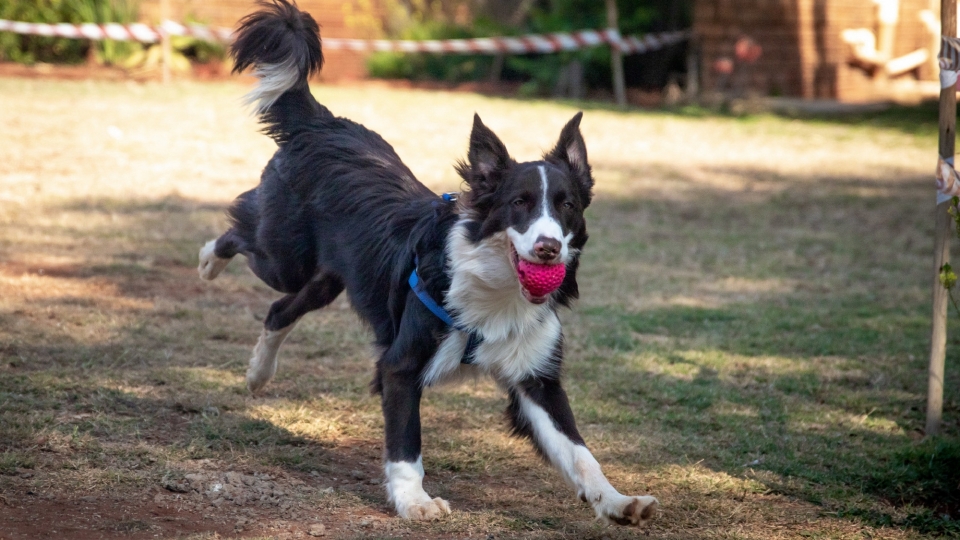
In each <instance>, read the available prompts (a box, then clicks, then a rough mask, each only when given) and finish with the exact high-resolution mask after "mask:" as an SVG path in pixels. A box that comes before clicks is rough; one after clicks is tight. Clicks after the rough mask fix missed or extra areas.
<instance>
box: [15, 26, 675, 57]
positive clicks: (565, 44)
mask: <svg viewBox="0 0 960 540" xmlns="http://www.w3.org/2000/svg"><path fill="white" fill-rule="evenodd" d="M2 31H6V32H14V33H17V34H33V35H39V36H56V37H65V38H77V39H94V40H99V39H114V40H119V41H140V42H143V43H156V42H157V41H160V37H161V35H162V34H167V35H171V36H192V37H195V38H198V39H202V40H205V41H215V42H224V43H229V42H230V41H231V40H232V36H233V31H231V30H229V29H227V28H215V27H211V26H202V25H183V24H180V23H176V22H173V21H164V22H163V23H161V24H160V26H158V27H152V26H148V25H145V24H139V23H138V24H117V23H106V24H92V23H88V24H78V25H74V24H65V23H62V24H44V23H27V22H19V21H8V20H4V19H0V32H2ZM688 37H690V33H689V32H688V31H677V32H663V33H659V34H647V35H645V36H643V37H636V36H628V37H623V36H621V35H620V32H619V31H617V30H615V29H612V28H610V29H606V30H582V31H579V32H565V33H553V34H533V35H527V36H519V37H489V38H473V39H445V40H424V41H409V40H398V41H392V40H385V39H345V38H330V37H328V38H324V39H323V46H324V48H325V49H331V50H333V49H340V50H349V51H395V52H430V53H479V54H496V53H514V54H525V53H552V52H558V51H576V50H580V49H585V48H588V47H595V46H598V45H604V44H609V45H610V46H612V47H614V48H616V49H618V50H619V51H621V52H623V53H625V54H642V53H645V52H650V51H655V50H658V49H662V48H664V47H667V46H669V45H673V44H675V43H679V42H681V41H683V40H685V39H687V38H688Z"/></svg>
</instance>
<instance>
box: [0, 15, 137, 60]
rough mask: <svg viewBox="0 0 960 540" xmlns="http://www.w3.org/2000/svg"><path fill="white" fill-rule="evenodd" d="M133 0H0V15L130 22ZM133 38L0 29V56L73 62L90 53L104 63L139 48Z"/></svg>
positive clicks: (56, 20) (47, 20) (39, 20)
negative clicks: (63, 35) (75, 36)
mask: <svg viewBox="0 0 960 540" xmlns="http://www.w3.org/2000/svg"><path fill="white" fill-rule="evenodd" d="M137 8H138V7H137V4H136V1H135V0H0V19H8V20H14V21H24V22H33V23H49V24H55V23H71V24H80V23H100V24H102V23H107V22H117V23H130V22H134V21H135V20H136V18H137ZM141 48H142V47H141V45H140V44H139V43H135V42H124V41H113V40H104V41H97V42H90V41H88V40H83V39H68V38H57V37H47V36H30V35H20V34H14V33H11V32H0V60H8V61H13V62H20V63H24V64H32V63H35V62H49V63H66V64H76V63H80V62H83V61H84V60H85V59H87V58H88V56H90V55H91V54H92V55H93V56H94V57H95V58H96V59H97V60H98V61H100V62H103V63H106V64H116V63H120V62H121V61H122V60H123V59H124V58H126V57H128V56H129V55H130V54H132V53H133V52H135V51H137V50H139V49H141Z"/></svg>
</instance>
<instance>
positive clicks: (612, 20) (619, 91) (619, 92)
mask: <svg viewBox="0 0 960 540" xmlns="http://www.w3.org/2000/svg"><path fill="white" fill-rule="evenodd" d="M617 19H618V16H617V0H607V28H612V29H614V30H617V29H619V28H620V25H619V24H618V22H617ZM610 68H611V70H612V71H613V97H614V99H615V100H616V101H617V105H619V106H621V107H626V106H627V87H626V84H624V82H623V53H621V52H620V49H619V48H617V47H614V46H613V45H611V46H610Z"/></svg>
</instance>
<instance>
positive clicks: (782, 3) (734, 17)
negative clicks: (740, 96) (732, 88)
mask: <svg viewBox="0 0 960 540" xmlns="http://www.w3.org/2000/svg"><path fill="white" fill-rule="evenodd" d="M939 20H940V14H939V1H938V0H694V17H693V21H694V22H693V30H694V33H695V34H696V35H697V36H698V37H699V39H700V47H701V51H702V58H703V62H702V65H703V69H702V77H703V87H704V88H705V89H707V90H711V89H717V88H718V86H719V85H722V84H724V76H723V75H722V73H721V72H722V69H721V70H718V69H717V68H716V66H717V61H718V60H720V61H721V62H722V61H723V59H735V54H734V44H735V42H736V41H737V39H738V38H739V37H741V36H749V37H750V38H752V39H753V40H754V41H755V42H756V43H757V44H759V45H760V46H761V47H762V48H763V54H762V55H761V57H760V58H759V59H758V60H757V61H756V63H755V64H753V65H752V66H747V65H744V64H742V63H740V65H738V66H737V68H736V69H737V71H735V72H734V74H732V75H731V76H729V77H732V78H737V77H739V81H738V84H740V85H742V86H745V87H746V89H747V90H749V91H752V92H756V93H759V94H762V95H784V96H795V97H803V98H808V99H813V98H817V99H837V100H840V101H866V100H871V99H878V98H884V97H887V96H889V95H890V94H891V92H892V90H893V89H895V88H900V89H902V88H904V87H917V88H919V87H920V86H921V85H920V84H918V83H917V82H916V81H934V80H935V79H936V77H937V69H936V54H937V51H938V49H939V41H938V39H939V33H940V30H939ZM735 62H736V61H735ZM721 65H722V64H721ZM727 84H730V83H729V81H728V82H727ZM927 86H929V85H927Z"/></svg>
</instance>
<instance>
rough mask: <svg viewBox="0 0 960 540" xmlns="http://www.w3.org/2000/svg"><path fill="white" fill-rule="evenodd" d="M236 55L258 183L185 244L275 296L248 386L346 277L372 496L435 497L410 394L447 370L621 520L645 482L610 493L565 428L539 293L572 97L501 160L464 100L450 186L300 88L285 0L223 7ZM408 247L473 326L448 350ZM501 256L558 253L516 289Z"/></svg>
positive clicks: (306, 57) (583, 175)
mask: <svg viewBox="0 0 960 540" xmlns="http://www.w3.org/2000/svg"><path fill="white" fill-rule="evenodd" d="M232 52H233V55H234V56H235V58H236V70H238V71H239V70H243V69H245V68H247V67H251V66H252V67H254V68H255V70H256V74H257V75H258V76H259V77H260V84H259V86H258V87H257V88H256V89H255V90H253V92H252V93H251V94H250V95H249V101H250V102H251V103H253V104H255V106H256V110H257V112H258V113H259V115H260V119H261V121H262V122H263V124H264V126H265V132H266V133H267V134H269V135H270V136H271V137H273V138H274V139H275V140H276V141H277V143H278V145H279V149H278V150H277V152H276V154H275V155H274V156H273V158H272V159H271V160H270V162H269V163H268V164H267V166H266V168H265V169H264V171H263V176H262V178H261V182H260V185H259V186H258V187H257V188H255V189H253V190H250V191H248V192H246V193H243V194H242V195H240V196H239V197H238V198H237V200H236V201H235V203H234V204H233V206H232V207H231V209H230V211H229V215H230V218H231V220H232V227H231V228H230V229H229V230H228V231H227V232H226V233H225V234H224V235H223V236H221V237H220V238H218V239H217V240H215V241H211V242H209V243H208V244H207V245H205V246H204V247H203V249H201V251H200V266H199V271H200V276H201V277H202V278H203V279H207V280H210V279H214V278H215V277H216V276H217V274H218V273H220V272H221V271H222V270H223V269H224V267H226V265H227V263H228V262H229V261H230V259H231V258H233V257H234V256H235V255H237V254H243V255H245V256H246V257H247V261H248V263H249V265H250V268H251V269H252V270H253V272H254V273H255V274H256V275H257V276H258V277H259V278H260V279H262V280H263V281H264V282H266V283H267V284H268V285H269V286H270V287H272V288H274V289H276V290H277V291H279V292H282V293H285V294H286V296H284V297H283V298H281V299H280V300H278V301H276V302H274V304H273V305H272V306H271V307H270V311H269V314H268V315H267V317H266V320H265V321H264V328H263V333H262V334H261V336H260V340H259V342H258V343H257V346H256V348H255V349H254V353H253V358H251V359H250V367H249V370H248V371H247V385H248V387H249V388H250V390H251V391H252V392H257V391H259V390H261V389H262V388H263V386H264V385H265V384H266V383H267V382H268V381H269V380H270V379H271V377H273V375H274V373H275V372H276V369H277V352H278V350H279V348H280V345H281V344H282V342H283V340H284V338H285V337H286V336H287V334H289V333H290V331H291V330H292V329H293V327H294V325H295V324H296V323H297V321H298V320H299V319H300V317H302V316H303V315H304V314H306V313H307V312H309V311H312V310H315V309H320V308H322V307H324V306H326V305H327V304H329V303H330V302H332V301H333V300H334V299H335V298H336V297H337V296H338V295H339V294H340V293H341V292H343V291H344V290H346V292H347V295H348V296H349V298H350V302H351V304H352V305H353V306H354V308H355V309H356V310H357V312H358V313H359V314H360V317H361V318H362V319H363V320H364V321H365V322H366V323H367V324H369V326H370V327H371V328H372V330H373V333H374V335H375V341H376V344H377V345H378V346H379V347H380V348H381V350H382V354H381V356H380V359H379V360H378V361H377V366H376V375H375V377H374V380H373V383H372V388H373V391H374V392H375V393H377V394H379V395H380V396H381V399H382V404H383V414H384V421H385V430H386V445H385V446H386V449H385V454H386V456H385V459H386V465H385V473H386V487H387V495H388V496H389V498H390V500H391V501H392V502H393V504H394V506H395V507H396V510H397V513H398V514H400V516H402V517H404V518H408V519H434V518H438V517H441V516H442V515H444V514H448V513H449V512H450V506H449V505H448V504H447V502H446V501H444V500H442V499H440V498H432V497H430V495H428V494H427V493H426V492H425V491H424V489H423V485H422V480H423V475H424V471H423V462H422V459H421V453H420V412H419V405H420V397H421V394H422V392H423V389H424V388H425V387H427V386H430V385H432V384H435V383H439V382H441V381H443V380H445V379H449V378H452V377H454V376H456V375H457V374H461V373H462V372H464V371H467V370H472V371H474V372H482V373H486V374H489V375H491V376H492V377H493V378H494V379H495V380H496V381H497V382H498V383H499V384H500V385H501V386H502V387H503V388H504V389H505V390H506V392H507V395H508V396H509V405H508V407H507V418H508V420H509V422H510V425H511V427H512V432H513V433H514V434H516V435H519V436H522V437H526V438H528V439H530V440H531V441H532V442H533V445H534V447H535V449H536V450H537V452H538V453H539V454H540V455H541V456H543V458H544V459H545V460H546V461H548V462H550V463H551V464H553V465H554V466H555V467H556V468H557V469H558V470H559V471H560V473H561V474H562V475H563V477H564V479H565V480H566V481H567V482H568V483H569V484H570V485H571V486H572V487H573V488H574V489H575V490H576V492H577V494H578V495H579V497H580V498H581V499H582V500H584V501H586V502H589V503H590V504H591V506H592V507H593V509H594V511H595V512H596V515H597V517H598V518H599V519H601V520H604V521H608V522H615V523H619V524H623V525H638V524H640V523H642V522H644V521H646V520H647V519H649V518H650V517H652V515H653V514H654V511H655V509H656V506H657V501H656V499H654V498H653V497H650V496H639V497H630V496H624V495H621V494H620V493H619V492H617V490H616V489H614V488H613V486H611V485H610V483H609V482H608V481H607V479H606V477H605V476H604V475H603V473H602V472H601V470H600V465H599V464H598V463H597V461H596V460H595V459H594V458H593V456H592V455H591V453H590V451H589V450H587V447H586V446H585V444H584V442H583V439H582V438H581V436H580V434H579V433H578V432H577V428H576V424H575V422H574V419H573V416H572V413H571V410H570V405H569V404H568V402H567V396H566V394H565V392H564V390H563V388H562V387H561V384H560V371H561V369H560V367H561V362H562V358H563V333H562V331H561V328H560V321H559V319H558V317H557V309H558V308H559V307H561V306H567V305H568V304H569V303H570V302H571V301H572V300H573V299H575V298H576V297H577V295H578V291H577V281H576V274H577V265H578V257H579V253H580V250H581V249H582V248H583V246H584V244H585V243H586V241H587V232H586V226H585V222H584V218H583V211H584V209H585V208H586V207H587V206H588V205H589V204H590V200H591V197H592V193H591V189H592V186H593V179H592V177H591V173H590V166H589V165H588V163H587V152H586V147H585V146H584V142H583V138H582V137H581V135H580V130H579V124H580V118H581V114H577V115H576V116H574V118H573V119H572V120H570V122H569V123H568V124H567V125H566V126H565V127H564V128H563V130H562V131H561V133H560V139H559V142H558V143H557V145H556V147H555V148H554V149H553V150H551V151H550V152H549V153H547V154H546V155H544V156H543V159H542V160H540V161H533V162H526V163H517V162H516V161H514V160H513V159H512V158H511V157H510V156H509V154H508V153H507V150H506V148H505V147H504V145H503V143H502V142H501V141H500V139H498V138H497V136H496V135H494V133H493V132H492V131H490V129H488V128H487V127H486V126H484V125H483V123H482V122H481V121H480V118H479V117H477V116H475V117H474V124H473V132H472V133H471V135H470V147H469V152H468V156H467V160H466V161H463V162H461V163H459V164H458V166H457V170H458V172H459V173H460V175H461V176H462V177H463V178H464V180H465V181H466V184H467V186H468V187H469V189H468V190H467V191H466V192H465V193H463V194H462V196H461V197H460V199H459V200H458V201H457V202H455V203H450V202H446V201H444V200H442V199H441V198H439V197H437V195H435V194H434V193H432V192H431V191H430V190H429V189H427V188H426V187H424V186H423V185H422V184H421V183H420V182H418V181H417V180H416V179H415V178H414V176H413V174H412V173H411V172H410V170H409V169H408V168H407V167H406V166H405V165H404V164H403V163H402V162H401V161H400V158H399V157H398V156H397V154H396V153H395V152H394V151H393V148H391V147H390V145H389V144H387V143H386V142H385V141H384V140H383V139H382V138H380V136H379V135H377V134H376V133H373V132H371V131H370V130H368V129H366V128H364V127H363V126H361V125H359V124H356V123H354V122H351V121H350V120H347V119H344V118H338V117H335V116H334V115H333V114H332V113H331V112H330V111H329V110H328V109H327V108H326V107H324V106H323V105H320V104H319V103H318V102H317V101H316V100H315V99H314V97H313V96H312V95H311V94H310V91H309V88H308V85H307V79H308V76H309V75H311V74H312V73H314V72H316V71H317V70H319V68H320V66H321V64H322V62H323V58H322V55H321V49H320V38H319V33H318V27H317V24H316V23H315V22H314V20H313V19H312V18H311V17H310V16H309V15H308V14H306V13H302V12H300V11H298V10H297V8H296V6H295V5H294V4H290V3H288V2H287V0H274V2H273V3H262V4H261V10H260V11H258V12H256V13H254V14H251V15H249V16H248V17H246V18H245V19H243V20H242V21H241V23H240V28H239V30H238V32H237V39H236V41H235V42H234V44H233V46H232ZM415 257H418V258H419V270H418V273H419V275H420V278H421V279H422V280H423V282H424V284H425V287H426V289H427V290H428V291H429V294H430V295H431V296H432V297H433V298H434V299H436V300H437V301H438V302H439V303H441V304H442V305H443V306H445V308H446V309H447V310H448V312H450V313H451V314H452V315H453V317H454V318H455V320H456V321H457V323H458V325H459V326H460V327H462V328H468V329H470V330H471V331H473V332H476V333H478V334H479V335H480V336H482V341H481V343H480V345H479V346H478V347H477V349H476V351H475V354H474V356H473V358H474V362H473V363H472V364H470V365H467V364H462V363H461V357H462V356H463V353H464V350H465V347H466V346H467V337H468V336H467V334H466V333H464V332H462V331H460V330H456V329H452V328H450V327H448V326H446V325H445V324H444V323H443V322H442V321H441V320H440V319H439V318H438V317H437V316H435V315H434V314H433V313H431V312H430V311H428V309H427V308H426V307H424V305H423V304H422V303H421V301H420V300H419V299H418V298H417V297H416V295H415V294H413V293H412V292H411V289H410V287H409V285H408V283H407V278H408V276H409V275H410V272H411V271H412V270H413V268H414V260H415ZM519 258H523V259H526V260H529V261H531V262H537V263H562V264H565V265H566V266H567V273H566V277H565V280H564V282H563V284H562V285H561V286H560V288H559V289H558V290H556V291H555V292H553V293H551V294H548V295H546V296H544V297H539V298H538V297H534V296H532V295H531V294H530V293H529V292H528V291H527V290H526V289H524V288H523V287H522V286H521V285H520V282H519V280H518V278H517V261H518V259H519Z"/></svg>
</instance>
